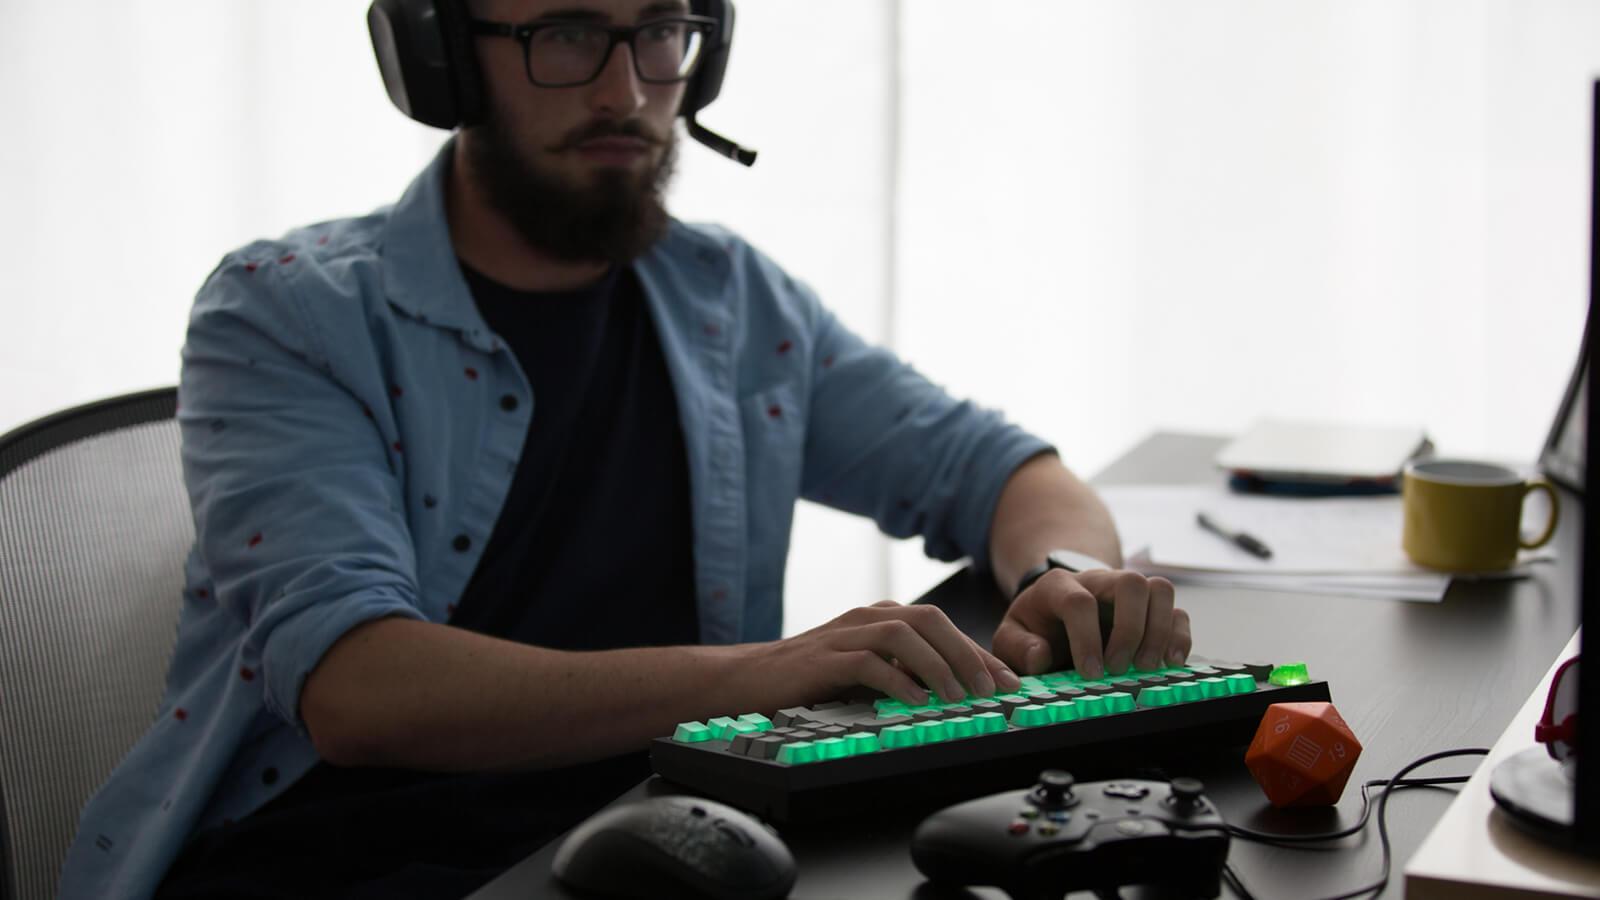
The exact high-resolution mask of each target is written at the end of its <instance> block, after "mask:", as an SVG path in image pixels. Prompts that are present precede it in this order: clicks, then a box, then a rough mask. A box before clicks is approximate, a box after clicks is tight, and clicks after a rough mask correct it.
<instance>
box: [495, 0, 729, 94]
mask: <svg viewBox="0 0 1600 900" xmlns="http://www.w3.org/2000/svg"><path fill="white" fill-rule="evenodd" d="M675 22H676V23H685V24H689V25H695V26H698V27H700V28H702V29H704V31H703V33H702V40H704V41H708V42H709V41H710V40H711V39H712V37H714V36H715V34H716V29H717V27H718V25H719V23H718V22H717V20H716V19H713V18H711V17H710V16H696V15H677V16H666V17H663V18H659V19H651V20H650V21H648V22H640V23H639V24H637V25H601V24H599V23H596V22H584V21H573V20H571V19H535V20H534V21H532V22H523V23H521V24H516V23H512V22H494V21H490V20H488V19H468V20H467V25H468V26H469V27H470V29H471V34H472V35H473V36H474V37H504V38H511V39H512V40H515V41H516V42H517V43H519V44H521V45H522V72H523V74H524V75H526V76H527V77H528V83H529V84H531V85H533V86H534V87H542V88H566V87H582V86H584V85H586V84H593V83H594V81H595V79H597V78H599V77H600V73H601V72H604V71H605V69H606V65H607V64H609V63H610V62H611V54H613V53H615V52H616V50H617V45H618V44H623V43H625V44H627V45H628V55H629V56H631V57H632V58H633V74H635V75H637V76H638V77H639V80H640V81H642V82H644V83H645V84H678V83H680V82H684V81H688V80H689V79H690V78H693V77H694V73H695V72H697V71H699V70H700V62H701V60H703V59H705V54H704V52H702V53H701V54H700V55H698V56H696V57H695V60H694V65H692V66H690V68H689V71H687V72H685V73H683V74H682V75H679V76H677V77H676V78H647V77H645V74H644V72H643V71H642V70H641V69H640V68H639V49H638V47H637V46H635V45H634V42H633V41H634V38H635V37H637V36H638V34H639V32H641V31H644V30H645V29H647V28H654V27H655V26H657V25H664V24H668V23H675ZM574 25H578V26H582V27H584V28H592V29H594V30H596V31H603V32H605V33H606V35H607V36H608V37H609V39H610V43H608V44H606V49H605V52H604V53H602V54H601V55H600V64H599V65H598V66H596V67H595V70H594V74H592V75H590V76H589V77H588V78H586V79H584V80H583V81H569V82H563V83H561V84H546V83H544V82H541V81H539V80H537V79H535V78H534V77H533V60H532V53H533V36H534V35H535V34H537V33H538V32H539V31H541V30H543V29H545V28H571V27H573V26H574Z"/></svg>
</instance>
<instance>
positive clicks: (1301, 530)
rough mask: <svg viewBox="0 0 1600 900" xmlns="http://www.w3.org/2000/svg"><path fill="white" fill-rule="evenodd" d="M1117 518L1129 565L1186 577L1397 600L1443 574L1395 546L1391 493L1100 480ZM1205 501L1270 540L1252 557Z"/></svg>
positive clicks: (1440, 585) (1434, 592)
mask: <svg viewBox="0 0 1600 900" xmlns="http://www.w3.org/2000/svg"><path fill="white" fill-rule="evenodd" d="M1099 493H1100V496H1101V497H1102V498H1103V499H1104V500H1105V501H1106V504H1107V506H1109V507H1110V508H1111V513H1112V516H1113V517H1114V518H1115V519H1116V522H1117V531H1118V534H1119V536H1120V537H1121V539H1122V546H1123V548H1124V549H1125V551H1127V552H1128V560H1129V565H1130V566H1132V567H1133V568H1136V569H1138V570H1139V571H1142V572H1145V573H1146V574H1159V575H1164V576H1166V577H1169V578H1172V579H1174V580H1176V581H1183V582H1186V583H1189V584H1205V585H1212V586H1217V587H1248V588H1261V589H1266V590H1277V591H1300V592H1310V593H1318V594H1340V595H1349V596H1364V597H1392V598H1399V599H1406V600H1424V601H1434V602H1437V601H1438V600H1441V599H1443V597H1444V593H1445V590H1446V589H1447V588H1448V587H1449V585H1450V575H1448V574H1444V573H1439V572H1434V571H1432V570H1429V569H1424V568H1421V567H1420V566H1417V565H1414V564H1413V563H1412V562H1411V561H1410V560H1408V559H1407V558H1406V556H1405V552H1404V551H1403V550H1401V549H1400V529H1401V522H1402V512H1401V505H1400V498H1399V497H1397V496H1386V497H1330V498H1314V499H1306V498H1284V497H1270V496H1269V497H1263V496H1256V495H1249V494H1236V493H1233V492H1231V491H1228V490H1227V489H1225V488H1222V487H1216V486H1210V485H1115V486H1111V487H1105V488H1101V489H1099ZM1200 510H1204V511H1205V512H1206V513H1207V514H1208V515H1210V516H1213V517H1214V518H1216V519H1219V520H1220V521H1222V522H1223V523H1225V524H1226V525H1227V526H1228V527H1229V528H1231V529H1234V530H1238V531H1245V532H1248V533H1250V534H1251V535H1254V536H1255V537H1257V538H1259V539H1260V540H1262V541H1263V542H1265V543H1266V544H1267V546H1269V547H1271V548H1272V558H1271V559H1260V558H1258V557H1256V556H1253V555H1251V554H1250V553H1248V552H1246V551H1244V550H1243V549H1241V548H1239V547H1238V546H1236V545H1234V544H1233V543H1231V542H1229V541H1227V540H1224V539H1223V538H1221V537H1218V536H1217V535H1215V534H1213V533H1211V532H1209V531H1206V530H1204V529H1202V528H1200V527H1199V526H1198V525H1197V524H1196V523H1195V514H1196V513H1197V512H1198V511H1200ZM1549 558H1551V557H1550V555H1549V554H1540V555H1535V556H1528V557H1526V558H1525V559H1524V560H1522V561H1521V562H1520V563H1519V565H1518V567H1517V568H1515V569H1513V570H1511V571H1510V572H1508V573H1506V574H1505V576H1501V577H1519V576H1520V575H1523V574H1526V571H1527V566H1528V565H1530V564H1532V563H1534V562H1538V561H1541V560H1544V559H1549Z"/></svg>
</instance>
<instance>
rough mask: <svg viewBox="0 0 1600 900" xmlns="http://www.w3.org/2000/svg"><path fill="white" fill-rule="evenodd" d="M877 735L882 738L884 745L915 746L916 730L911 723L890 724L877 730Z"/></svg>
mask: <svg viewBox="0 0 1600 900" xmlns="http://www.w3.org/2000/svg"><path fill="white" fill-rule="evenodd" d="M878 737H879V738H881V739H882V740H883V746H885V747H890V748H893V747H915V746H916V745H917V732H916V728H915V726H912V725H890V726H889V727H888V728H885V729H884V730H882V731H880V732H878Z"/></svg>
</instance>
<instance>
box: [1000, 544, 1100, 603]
mask: <svg viewBox="0 0 1600 900" xmlns="http://www.w3.org/2000/svg"><path fill="white" fill-rule="evenodd" d="M1110 568H1112V566H1111V565H1110V564H1108V563H1106V562H1103V561H1101V560H1099V559H1096V558H1095V557H1093V556H1090V555H1089V554H1087V553H1079V552H1078V551H1076V550H1052V551H1050V552H1049V553H1048V554H1047V555H1046V556H1045V558H1044V562H1041V563H1039V564H1038V565H1036V566H1034V567H1033V568H1031V569H1029V570H1028V571H1026V572H1024V573H1022V578H1020V579H1018V581H1017V589H1016V590H1015V591H1013V592H1012V593H1011V598H1012V599H1013V600H1015V599H1016V598H1017V597H1020V596H1021V595H1022V592H1023V591H1025V590H1027V589H1028V588H1030V587H1033V583H1034V582H1035V581H1038V580H1039V579H1040V578H1043V577H1044V576H1045V573H1046V572H1049V571H1050V570H1051V569H1062V570H1064V571H1067V572H1073V573H1077V572H1091V571H1094V570H1095V569H1110Z"/></svg>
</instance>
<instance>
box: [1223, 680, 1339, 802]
mask: <svg viewBox="0 0 1600 900" xmlns="http://www.w3.org/2000/svg"><path fill="white" fill-rule="evenodd" d="M1360 756H1361V742H1360V741H1358V740H1356V736H1355V732H1353V731H1351V730H1350V726H1349V725H1346V724H1345V722H1344V719H1343V718H1341V717H1340V716H1339V711H1338V710H1336V709H1334V708H1333V704H1332V703H1274V704H1272V705H1271V706H1269V707H1267V712H1266V714H1265V715H1263V716H1262V717H1261V724H1260V725H1259V726H1257V728H1256V736H1255V738H1254V739H1253V740H1252V741H1251V742H1250V749H1249V750H1247V751H1246V752H1245V755H1244V764H1245V765H1246V766H1248V767H1249V769H1250V774H1252V775H1254V776H1255V778H1256V783H1257V784H1259V785H1261V790H1263V791H1265V792H1266V794H1267V799H1268V800H1270V801H1272V805H1273V806H1280V807H1282V806H1327V805H1329V804H1333V803H1337V802H1339V795H1340V794H1342V793H1344V785H1345V782H1347V781H1349V780H1350V773H1351V771H1353V770H1354V769H1355V767H1356V759H1357V758H1358V757H1360Z"/></svg>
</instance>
